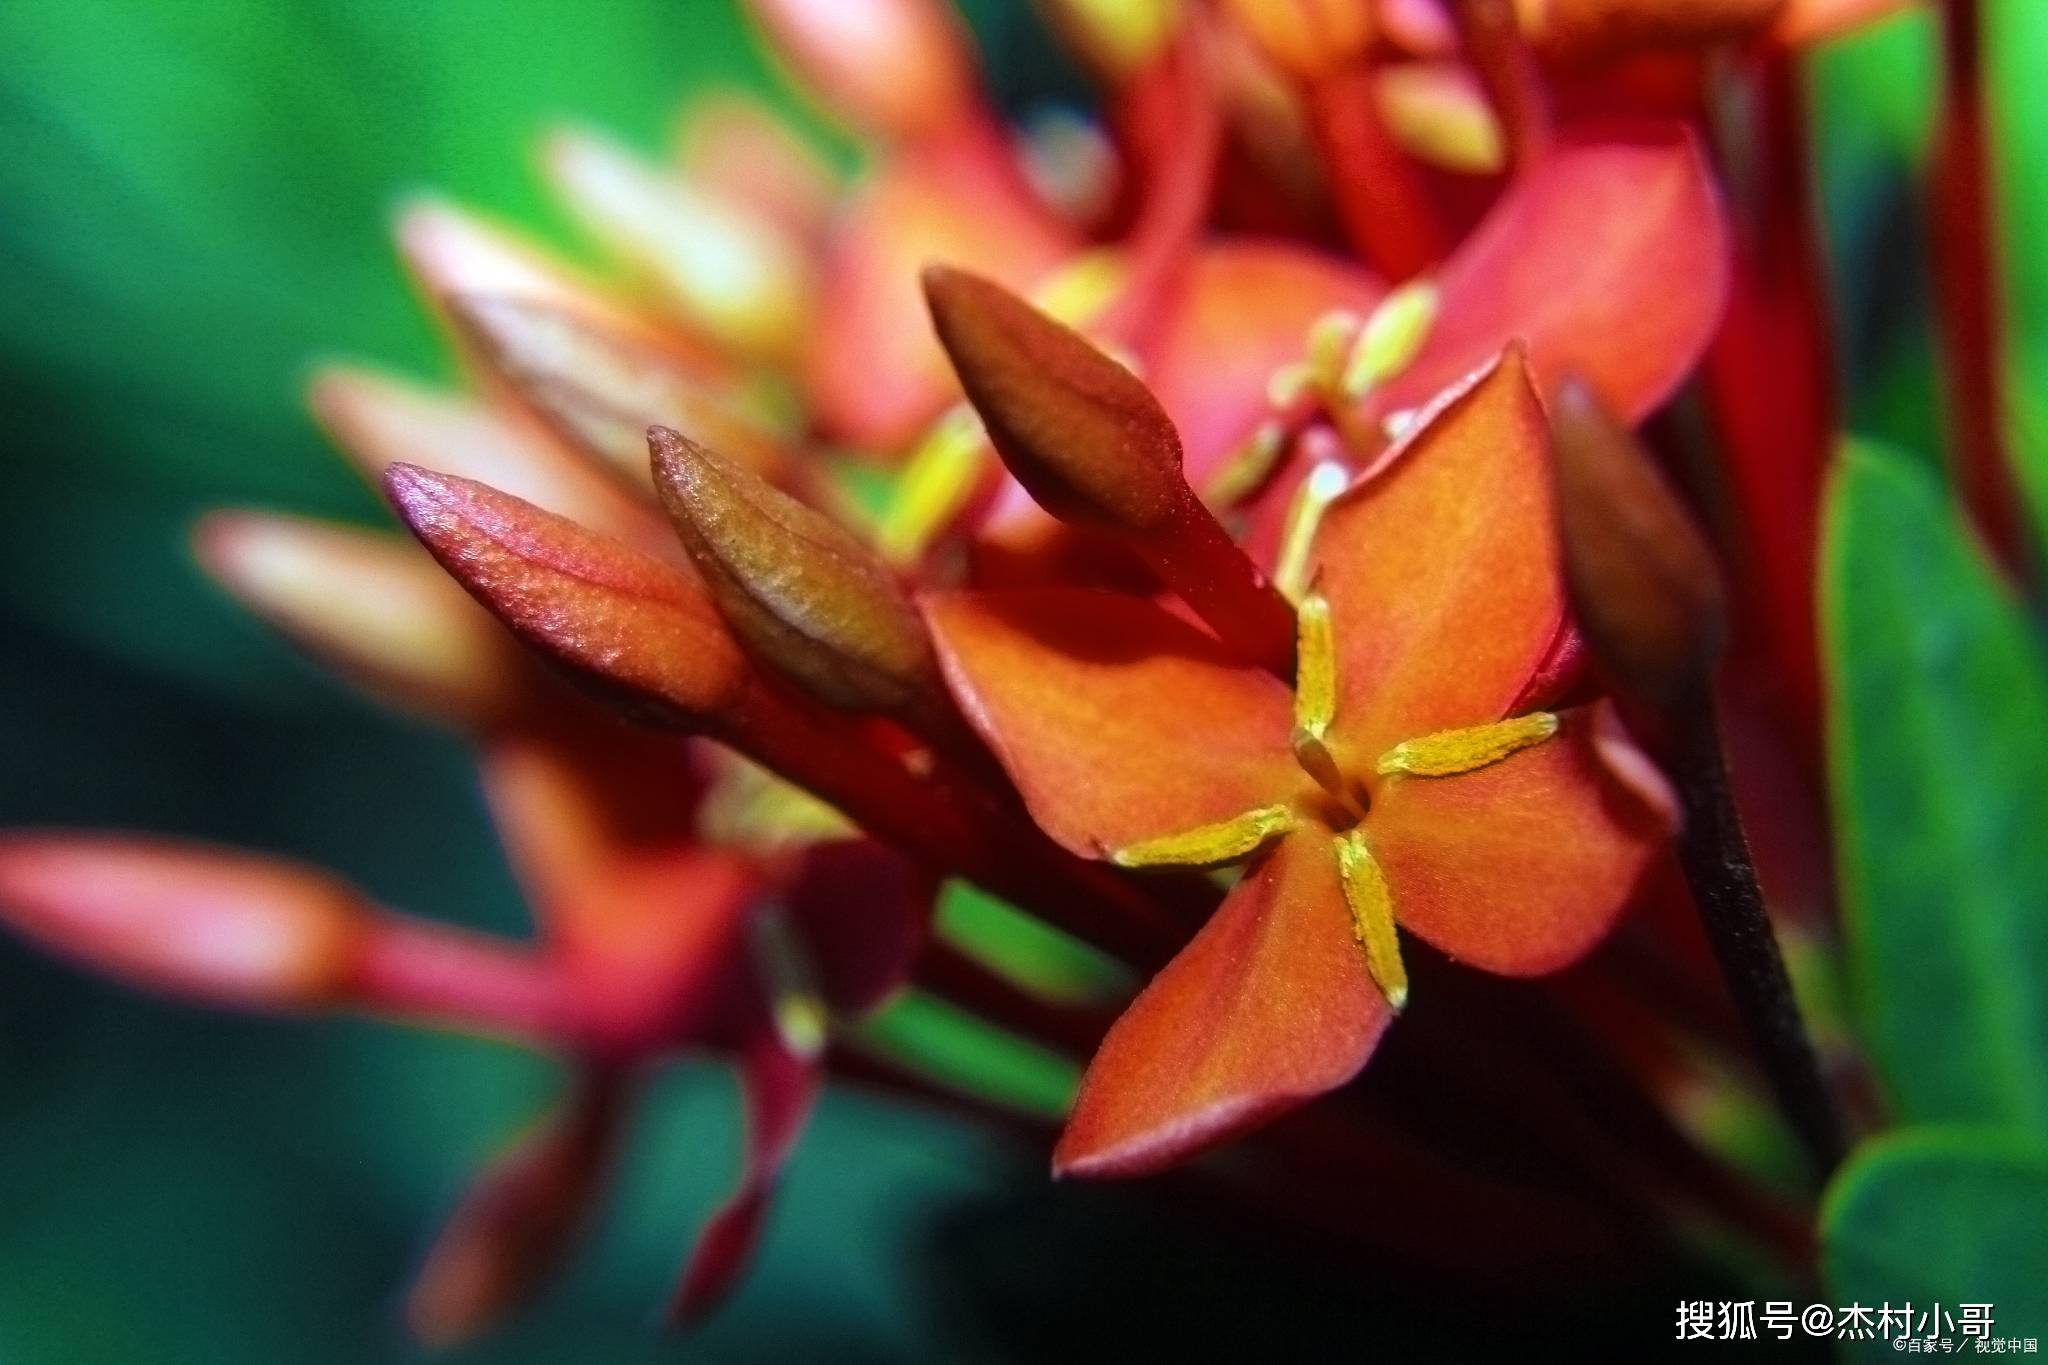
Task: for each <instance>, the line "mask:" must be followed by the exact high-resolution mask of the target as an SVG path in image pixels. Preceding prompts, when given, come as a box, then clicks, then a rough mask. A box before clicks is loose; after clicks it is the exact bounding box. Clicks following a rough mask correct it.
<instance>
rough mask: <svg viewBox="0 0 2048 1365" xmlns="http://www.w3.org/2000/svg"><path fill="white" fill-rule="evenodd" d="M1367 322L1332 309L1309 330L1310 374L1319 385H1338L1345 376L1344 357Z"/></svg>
mask: <svg viewBox="0 0 2048 1365" xmlns="http://www.w3.org/2000/svg"><path fill="white" fill-rule="evenodd" d="M1364 325H1365V320H1364V319H1363V318H1361V317H1359V316H1358V314H1356V313H1354V312H1352V311H1351V310H1350V309H1348V308H1332V309H1331V310H1330V311H1329V312H1327V313H1325V314H1323V315H1322V316H1321V317H1319V318H1317V319H1316V320H1315V323H1314V325H1312V326H1311V327H1310V328H1309V329H1308V370H1309V374H1310V375H1312V376H1313V377H1314V378H1315V380H1316V382H1317V383H1319V384H1329V385H1335V384H1336V383H1337V382H1338V381H1339V380H1340V379H1342V378H1343V375H1344V356H1345V354H1346V352H1348V351H1349V350H1350V349H1351V346H1352V343H1353V342H1354V341H1355V340H1356V339H1357V337H1358V334H1359V328H1361V327H1363V326H1364Z"/></svg>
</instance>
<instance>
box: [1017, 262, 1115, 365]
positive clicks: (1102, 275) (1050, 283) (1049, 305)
mask: <svg viewBox="0 0 2048 1365" xmlns="http://www.w3.org/2000/svg"><path fill="white" fill-rule="evenodd" d="M1127 273H1128V272H1127V271H1126V270H1125V268H1124V261H1123V258H1122V257H1121V256H1119V255H1118V254H1117V253H1116V252H1114V251H1109V250H1106V249H1105V250H1096V251H1087V252H1083V253H1082V254H1081V255H1079V256H1076V257H1075V258H1074V259H1073V261H1072V262H1071V263H1069V264H1068V265H1066V266H1065V267H1063V268H1062V269H1060V270H1059V271H1057V272H1055V273H1054V274H1053V275H1051V276H1050V277H1049V278H1047V279H1046V280H1045V281H1044V282H1042V283H1041V284H1040V285H1039V286H1038V288H1036V289H1034V290H1032V291H1031V301H1032V302H1033V303H1036V304H1037V305H1038V306H1039V308H1041V309H1042V310H1044V311H1045V312H1047V313H1050V314H1052V316H1054V317H1056V318H1058V319H1059V320H1060V321H1061V322H1064V323H1066V324H1067V326H1069V327H1081V328H1085V327H1087V326H1088V325H1089V324H1090V323H1092V322H1094V321H1095V319H1096V318H1098V317H1100V316H1101V315H1102V311H1103V309H1105V308H1107V307H1109V305H1110V303H1111V302H1112V301H1113V300H1114V299H1115V298H1116V296H1117V291H1118V290H1120V289H1121V288H1123V283H1124V276H1125V275H1126V274H1127ZM1126 368H1129V367H1128V366H1126Z"/></svg>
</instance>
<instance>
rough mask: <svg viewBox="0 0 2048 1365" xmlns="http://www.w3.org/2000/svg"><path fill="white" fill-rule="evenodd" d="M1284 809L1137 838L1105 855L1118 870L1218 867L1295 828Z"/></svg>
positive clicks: (1266, 809) (1258, 811) (1264, 809)
mask: <svg viewBox="0 0 2048 1365" xmlns="http://www.w3.org/2000/svg"><path fill="white" fill-rule="evenodd" d="M1295 823H1296V822H1295V818H1294V812H1293V810H1291V809H1290V808H1288V807H1286V806H1261V807H1259V808H1257V809H1256V810H1248V811H1246V812H1245V813H1244V814H1243V815H1239V816H1235V817H1233V818H1231V819H1229V820H1222V821H1219V822H1217V823H1216V824H1213V825H1201V826H1198V827H1196V828H1194V829H1190V830H1183V831H1182V832H1181V833H1179V834H1168V835H1164V836H1162V837H1161V838H1158V839H1141V840H1139V841H1138V842H1137V843H1135V844H1126V845H1124V846H1123V847H1122V848H1120V849H1117V850H1116V851H1115V852H1113V853H1111V854H1110V855H1109V858H1110V861H1111V862H1113V863H1115V864H1116V865H1117V866H1119V867H1220V866H1222V865H1223V864H1225V863H1234V862H1236V861H1237V860H1238V859H1240V858H1243V857H1245V856H1246V855H1248V854H1250V853H1253V852H1256V851H1257V850H1258V848H1259V846H1260V845H1261V844H1263V843H1265V842H1266V841H1267V840H1268V839H1271V838H1272V837H1273V836H1274V835H1276V834H1285V833H1286V832H1287V831H1289V830H1291V829H1293V828H1294V827H1295Z"/></svg>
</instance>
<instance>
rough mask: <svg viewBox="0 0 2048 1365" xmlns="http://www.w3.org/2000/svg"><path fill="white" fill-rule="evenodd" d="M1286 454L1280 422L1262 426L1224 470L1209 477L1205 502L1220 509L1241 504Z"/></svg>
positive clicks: (1225, 463)
mask: <svg viewBox="0 0 2048 1365" xmlns="http://www.w3.org/2000/svg"><path fill="white" fill-rule="evenodd" d="M1286 450H1287V430H1286V428H1284V427H1282V426H1281V425H1280V424H1279V423H1278V422H1261V423H1259V425H1258V426H1257V427H1255V428H1254V429H1253V431H1252V434H1251V435H1250V436H1247V437H1246V438H1245V439H1244V442H1243V444H1241V445H1239V446H1238V448H1237V449H1235V450H1233V451H1231V452H1230V458H1229V459H1227V460H1225V461H1224V462H1223V466H1222V467H1221V468H1220V469H1218V470H1217V471H1216V472H1215V473H1214V474H1212V475H1210V476H1209V482H1208V483H1207V485H1205V486H1204V487H1203V489H1202V501H1203V502H1206V503H1208V504H1209V505H1210V506H1211V507H1219V508H1220V507H1230V506H1232V505H1234V504H1236V503H1239V502H1242V501H1243V500H1244V499H1245V498H1247V497H1249V496H1250V495H1251V493H1252V491H1253V490H1254V489H1256V488H1258V487H1259V486H1260V485H1261V484H1263V483H1265V481H1266V480H1267V479H1268V478H1270V477H1271V476H1272V473H1273V469H1274V467H1275V466H1276V465H1278V464H1279V463H1280V457H1281V455H1283V454H1284V453H1286Z"/></svg>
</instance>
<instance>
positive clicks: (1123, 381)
mask: <svg viewBox="0 0 2048 1365" xmlns="http://www.w3.org/2000/svg"><path fill="white" fill-rule="evenodd" d="M924 292H925V299H926V301H927V302H928V303H929V304H930V306H931V312H932V320H933V322H934V323H935V324H936V325H937V327H938V333H939V340H940V342H941V343H943V344H944V346H945V348H946V353H947V355H948V356H950V357H951V358H952V361H953V368H954V369H955V370H956V371H957V372H958V373H959V376H960V385H961V387H962V388H964V389H965V390H966V391H967V396H968V398H969V400H971V401H972V402H973V404H974V406H975V409H976V410H977V411H978V412H980V414H981V418H982V421H983V422H984V423H985V424H986V425H987V427H988V434H989V438H990V439H991V440H992V441H993V442H994V444H995V447H996V450H997V451H998V452H999V453H1000V454H1001V455H1002V457H1003V462H1004V463H1005V464H1007V465H1009V467H1010V471H1011V472H1012V473H1013V474H1015V475H1016V476H1017V479H1018V481H1019V482H1020V483H1022V484H1023V485H1024V486H1025V488H1027V489H1029V490H1030V492H1031V496H1032V497H1034V498H1036V499H1037V500H1038V502H1039V503H1040V504H1041V505H1043V506H1044V507H1045V509H1046V510H1047V511H1049V512H1051V513H1052V514H1053V515H1055V516H1057V517H1060V518H1061V519H1063V520H1071V521H1081V522H1089V523H1094V524H1098V525H1107V526H1110V527H1115V528H1119V529H1123V530H1129V531H1145V530H1151V529H1153V528H1156V527H1158V526H1160V525H1162V524H1164V523H1165V522H1166V521H1167V520H1168V519H1169V518H1171V517H1172V516H1173V515H1174V513H1175V512H1176V511H1178V510H1179V509H1180V508H1181V507H1182V506H1183V504H1184V503H1185V502H1186V501H1187V500H1188V499H1189V497H1190V496H1191V495H1190V494H1189V493H1188V491H1187V481H1186V479H1185V478H1184V477H1183V476H1182V474H1181V464H1180V461H1181V451H1180V438H1179V436H1178V435H1176V434H1175V432H1174V429H1173V421H1172V419H1171V418H1169V417H1168V416H1167V415H1166V410H1165V409H1164V408H1162V407H1161V406H1160V405H1159V400H1158V399H1156V398H1154V397H1153V396H1152V392H1151V390H1149V389H1147V388H1146V387H1145V385H1144V384H1143V383H1142V382H1141V381H1140V380H1139V379H1138V377H1137V376H1136V375H1134V374H1132V373H1131V372H1130V371H1129V370H1127V369H1125V368H1124V367H1123V366H1122V365H1120V364H1118V363H1117V362H1116V361H1115V360H1112V359H1111V358H1110V357H1109V356H1107V355H1105V354H1103V353H1102V352H1101V351H1099V350H1097V349H1096V348H1095V347H1094V345H1092V344H1091V343H1090V342H1089V341H1088V340H1087V339H1086V338H1084V337H1083V336H1081V335H1080V334H1079V333H1078V332H1075V331H1073V330H1071V329H1070V328H1067V327H1065V326H1063V325H1061V324H1060V323H1058V322H1055V321H1054V320H1053V319H1051V318H1049V317H1047V316H1046V315H1045V314H1044V313H1041V312H1040V311H1038V310H1037V309H1036V308H1033V307H1032V306H1031V305H1030V304H1028V303H1026V302H1025V301H1024V300H1022V299H1020V298H1018V297H1017V296H1016V295H1015V294H1012V293H1010V292H1009V291H1008V290H1006V289H1004V288H1002V287H1001V286H1000V285H997V284H994V283H991V282H990V281H988V280H985V279H982V278H980V277H979V276H976V275H970V274H967V273H966V272H964V271H959V270H953V269H949V268H947V267H944V266H932V267H929V268H927V269H926V271H925V272H924Z"/></svg>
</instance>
